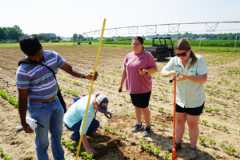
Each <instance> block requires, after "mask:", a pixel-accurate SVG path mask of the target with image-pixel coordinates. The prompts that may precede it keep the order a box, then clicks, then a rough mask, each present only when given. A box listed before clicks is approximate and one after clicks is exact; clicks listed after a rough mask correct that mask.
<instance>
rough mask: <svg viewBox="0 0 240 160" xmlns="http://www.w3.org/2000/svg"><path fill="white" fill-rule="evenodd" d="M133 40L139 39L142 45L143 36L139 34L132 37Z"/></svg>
mask: <svg viewBox="0 0 240 160" xmlns="http://www.w3.org/2000/svg"><path fill="white" fill-rule="evenodd" d="M133 40H137V41H139V42H140V43H141V44H142V45H143V43H144V39H143V37H140V36H136V37H133Z"/></svg>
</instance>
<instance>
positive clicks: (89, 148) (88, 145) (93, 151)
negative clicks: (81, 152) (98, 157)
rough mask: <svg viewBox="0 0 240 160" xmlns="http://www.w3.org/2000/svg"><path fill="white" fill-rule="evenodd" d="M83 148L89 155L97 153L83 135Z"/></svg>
mask: <svg viewBox="0 0 240 160" xmlns="http://www.w3.org/2000/svg"><path fill="white" fill-rule="evenodd" d="M83 146H84V148H85V150H86V151H87V152H88V153H91V154H95V153H96V151H95V150H94V149H93V148H92V147H91V145H90V143H89V142H88V140H87V136H86V135H83Z"/></svg>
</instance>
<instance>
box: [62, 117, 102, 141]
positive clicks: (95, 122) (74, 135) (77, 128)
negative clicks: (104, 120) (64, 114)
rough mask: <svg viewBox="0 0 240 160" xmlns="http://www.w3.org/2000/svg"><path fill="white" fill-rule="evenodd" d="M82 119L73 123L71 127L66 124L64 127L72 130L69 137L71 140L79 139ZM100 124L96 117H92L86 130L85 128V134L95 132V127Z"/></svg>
mask: <svg viewBox="0 0 240 160" xmlns="http://www.w3.org/2000/svg"><path fill="white" fill-rule="evenodd" d="M81 124H82V120H81V121H79V122H78V123H76V124H74V125H73V126H72V127H71V128H69V127H68V126H67V125H66V127H67V128H68V129H69V130H71V131H73V133H72V135H71V139H72V140H73V141H79V139H80V128H81ZM99 126H100V124H99V121H98V120H96V119H93V121H92V123H91V124H90V126H89V128H88V130H87V135H88V136H90V135H91V134H93V133H96V131H97V129H98V128H99Z"/></svg>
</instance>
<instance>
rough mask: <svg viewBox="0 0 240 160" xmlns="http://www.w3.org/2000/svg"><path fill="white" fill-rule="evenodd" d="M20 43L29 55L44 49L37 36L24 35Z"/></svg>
mask: <svg viewBox="0 0 240 160" xmlns="http://www.w3.org/2000/svg"><path fill="white" fill-rule="evenodd" d="M19 45H20V48H21V50H22V51H23V53H24V54H26V55H27V56H34V55H35V54H37V53H38V52H39V51H40V50H41V49H42V45H41V43H40V41H39V40H38V38H37V37H35V36H24V37H22V38H21V39H20V41H19Z"/></svg>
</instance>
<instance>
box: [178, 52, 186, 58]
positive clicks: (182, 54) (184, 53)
mask: <svg viewBox="0 0 240 160" xmlns="http://www.w3.org/2000/svg"><path fill="white" fill-rule="evenodd" d="M186 55H187V52H186V51H185V52H182V53H176V56H177V57H185V56H186Z"/></svg>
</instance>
